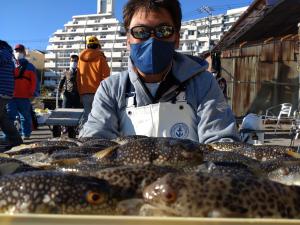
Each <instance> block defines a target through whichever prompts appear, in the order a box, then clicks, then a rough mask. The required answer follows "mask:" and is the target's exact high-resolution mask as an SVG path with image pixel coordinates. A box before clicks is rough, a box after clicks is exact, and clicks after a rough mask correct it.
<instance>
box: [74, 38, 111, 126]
mask: <svg viewBox="0 0 300 225" xmlns="http://www.w3.org/2000/svg"><path fill="white" fill-rule="evenodd" d="M86 44H87V49H85V50H83V51H82V52H81V53H80V55H79V60H78V70H77V88H78V92H79V95H80V99H81V102H82V104H83V108H84V113H83V121H82V124H84V123H85V122H86V121H87V119H88V115H89V113H90V112H91V109H92V103H93V99H94V95H95V93H96V91H97V88H98V86H99V85H100V82H101V81H102V80H103V79H105V78H106V77H108V76H109V74H110V69H109V67H108V64H107V62H106V57H105V55H104V53H103V52H102V51H101V47H100V43H99V40H98V39H97V37H95V36H91V37H89V38H88V39H87V43H86Z"/></svg>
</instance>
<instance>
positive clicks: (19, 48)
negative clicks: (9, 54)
mask: <svg viewBox="0 0 300 225" xmlns="http://www.w3.org/2000/svg"><path fill="white" fill-rule="evenodd" d="M15 50H21V51H25V47H24V45H22V44H17V45H16V46H15Z"/></svg>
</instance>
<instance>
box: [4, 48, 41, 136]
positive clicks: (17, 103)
mask: <svg viewBox="0 0 300 225" xmlns="http://www.w3.org/2000/svg"><path fill="white" fill-rule="evenodd" d="M25 56H26V51H25V47H24V45H21V44H18V45H16V46H15V58H16V69H15V75H14V78H15V89H14V95H13V99H11V100H10V101H9V103H8V105H7V112H8V115H9V118H10V120H12V121H14V120H15V119H16V117H17V116H19V117H20V122H21V130H20V132H21V136H22V138H23V139H24V140H26V139H27V140H28V139H29V138H30V135H31V132H32V118H31V102H30V99H31V98H32V97H34V92H35V91H36V78H37V75H36V69H35V67H34V65H32V64H31V63H30V62H28V60H27V59H25Z"/></svg>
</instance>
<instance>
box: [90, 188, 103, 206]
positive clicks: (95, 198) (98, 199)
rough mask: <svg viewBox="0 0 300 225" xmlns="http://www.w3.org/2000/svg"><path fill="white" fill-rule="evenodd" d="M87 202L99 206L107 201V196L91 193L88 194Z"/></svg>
mask: <svg viewBox="0 0 300 225" xmlns="http://www.w3.org/2000/svg"><path fill="white" fill-rule="evenodd" d="M86 200H87V202H88V203H90V204H93V205H99V204H101V203H103V202H105V201H106V200H107V196H106V194H104V193H100V192H94V191H89V192H87V194H86Z"/></svg>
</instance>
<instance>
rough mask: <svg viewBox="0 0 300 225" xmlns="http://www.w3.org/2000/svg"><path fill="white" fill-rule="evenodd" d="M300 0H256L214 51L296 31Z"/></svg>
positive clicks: (299, 18) (299, 15) (299, 20)
mask: <svg viewBox="0 0 300 225" xmlns="http://www.w3.org/2000/svg"><path fill="white" fill-rule="evenodd" d="M299 22H300V0H255V1H254V2H253V3H252V4H251V5H250V7H249V8H248V9H247V10H246V11H245V13H244V14H243V15H242V16H241V17H240V18H239V19H238V20H237V21H236V23H235V24H234V25H233V26H232V27H231V29H230V30H229V31H228V32H227V33H226V34H225V35H224V36H223V37H222V38H221V40H220V42H219V43H218V44H217V45H216V47H215V48H214V50H224V49H227V48H231V47H234V46H239V45H240V44H242V43H243V44H245V43H249V42H251V43H253V42H254V43H255V42H259V41H261V40H266V39H268V38H270V37H272V38H278V37H283V36H286V35H288V34H297V31H298V27H297V24H298V23H299Z"/></svg>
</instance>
